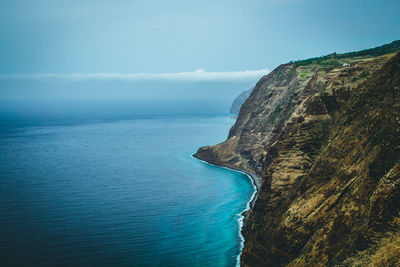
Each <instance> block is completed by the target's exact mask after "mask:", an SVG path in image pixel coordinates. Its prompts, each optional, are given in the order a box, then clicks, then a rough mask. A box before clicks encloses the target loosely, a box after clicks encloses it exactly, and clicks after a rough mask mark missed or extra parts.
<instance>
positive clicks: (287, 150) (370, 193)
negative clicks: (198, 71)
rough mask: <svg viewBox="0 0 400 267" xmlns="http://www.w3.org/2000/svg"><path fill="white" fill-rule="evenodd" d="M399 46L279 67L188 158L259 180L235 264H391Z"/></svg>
mask: <svg viewBox="0 0 400 267" xmlns="http://www.w3.org/2000/svg"><path fill="white" fill-rule="evenodd" d="M399 47H400V42H399V41H396V42H393V43H392V44H389V45H385V46H382V47H378V48H375V49H369V50H364V51H360V52H354V53H348V54H341V55H337V54H332V55H329V56H325V57H321V58H313V59H310V60H305V61H299V62H292V63H289V64H284V65H281V66H279V67H278V68H276V69H275V70H274V71H272V72H271V73H270V74H268V75H267V76H265V77H263V78H262V79H261V80H260V81H259V82H258V83H257V85H256V86H255V88H254V90H253V92H252V93H251V95H250V96H249V97H248V99H247V100H246V102H245V103H244V104H243V106H242V108H241V110H240V113H239V116H238V119H237V121H236V123H235V125H234V126H233V127H232V128H231V130H230V132H229V136H228V139H227V140H226V141H225V142H223V143H221V144H218V145H215V146H209V147H203V148H200V149H199V150H198V152H197V153H196V154H195V156H196V157H198V158H201V159H204V160H206V161H209V162H211V163H215V164H219V165H224V166H230V167H234V168H240V169H244V170H247V171H250V172H254V173H257V174H258V175H259V176H260V177H261V179H262V186H261V188H260V190H259V193H258V198H257V200H256V202H255V205H254V208H253V209H252V211H251V212H250V214H249V217H248V220H247V223H246V225H245V228H244V229H243V234H244V237H245V247H244V250H243V254H242V256H241V265H242V266H285V265H289V266H318V265H320V266H334V265H340V266H342V265H343V266H352V265H353V266H365V265H368V264H370V265H384V266H399V265H400V256H399V255H400V213H399V211H400V53H397V52H398V51H399Z"/></svg>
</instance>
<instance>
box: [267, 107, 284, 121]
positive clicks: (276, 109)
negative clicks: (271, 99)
mask: <svg viewBox="0 0 400 267" xmlns="http://www.w3.org/2000/svg"><path fill="white" fill-rule="evenodd" d="M281 110H282V108H281V104H278V105H277V106H276V107H275V110H274V112H273V113H272V114H271V117H270V118H269V120H270V122H271V123H274V122H275V120H276V118H277V117H278V114H279V112H280V111H281Z"/></svg>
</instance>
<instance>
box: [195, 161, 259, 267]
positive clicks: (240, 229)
mask: <svg viewBox="0 0 400 267" xmlns="http://www.w3.org/2000/svg"><path fill="white" fill-rule="evenodd" d="M190 156H191V157H192V158H196V157H193V155H190ZM196 159H198V158H196ZM198 160H200V161H202V162H204V163H206V164H208V165H211V166H216V167H219V168H223V169H228V170H231V171H235V172H239V173H241V174H244V175H246V176H247V177H248V178H249V179H250V181H251V184H252V185H253V189H254V192H253V194H252V195H251V198H250V200H249V201H248V202H247V204H246V208H245V209H244V210H243V211H242V212H241V213H240V214H236V216H238V219H237V221H238V224H239V237H240V248H239V254H238V255H237V256H236V266H237V267H240V256H241V255H242V252H243V248H244V236H243V235H242V228H243V225H244V214H245V213H246V212H247V211H249V210H250V203H252V202H253V200H254V198H255V197H256V195H257V190H258V189H257V186H256V184H255V181H254V179H253V177H252V176H251V175H250V174H248V173H247V172H245V171H241V170H236V169H232V168H229V167H225V166H220V165H215V164H212V163H209V162H207V161H205V160H202V159H198Z"/></svg>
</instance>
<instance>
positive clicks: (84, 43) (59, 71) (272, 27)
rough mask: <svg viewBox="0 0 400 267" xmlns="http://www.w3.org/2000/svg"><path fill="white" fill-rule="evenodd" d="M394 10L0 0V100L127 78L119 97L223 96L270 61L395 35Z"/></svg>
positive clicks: (398, 4) (386, 0) (313, 4)
mask: <svg viewBox="0 0 400 267" xmlns="http://www.w3.org/2000/svg"><path fill="white" fill-rule="evenodd" d="M399 14H400V1H398V0H346V1H344V0H336V1H331V0H330V1H325V0H251V1H250V0H249V1H244V0H241V1H238V0H202V1H190V0H169V1H165V0H131V1H127V0H114V1H105V0H79V1H78V0H58V1H54V0H29V1H28V0H25V1H21V0H0V36H1V40H0V58H1V64H0V101H1V100H2V99H16V98H18V95H19V96H20V97H21V98H25V100H26V99H29V98H30V97H32V98H35V96H36V97H37V96H43V97H45V96H46V95H47V96H48V95H51V94H52V93H51V92H50V91H51V90H52V89H51V88H55V87H57V86H58V85H57V83H58V84H61V85H62V86H60V87H63V88H67V87H68V86H65V84H69V85H70V89H65V90H67V91H68V90H69V91H70V92H71V94H75V96H77V94H78V92H81V91H82V90H85V88H86V87H87V83H88V82H89V83H91V84H92V85H93V84H94V83H98V82H99V81H107V83H108V84H110V86H109V89H108V93H105V94H103V96H104V98H105V99H106V98H107V97H110V96H112V95H113V94H114V92H113V90H114V89H113V88H116V87H119V86H120V84H121V83H123V84H124V86H125V87H127V86H126V83H130V85H131V86H130V87H129V86H128V87H129V88H130V89H129V90H128V89H127V90H126V91H125V92H124V93H121V92H120V93H121V94H120V96H121V98H126V96H128V95H129V96H130V97H132V98H136V99H141V97H142V96H143V97H145V98H149V97H151V96H153V97H154V98H157V97H159V96H160V97H161V98H165V96H166V95H168V96H170V97H171V98H173V97H172V96H174V95H176V96H177V97H178V96H182V90H184V89H182V88H187V90H186V92H184V94H183V95H185V96H187V97H189V98H190V95H191V92H192V93H193V92H194V91H196V90H203V91H204V95H203V98H202V99H204V97H205V96H206V95H210V94H213V93H215V90H220V91H219V92H217V95H220V96H221V99H222V96H224V95H225V96H226V99H227V101H228V100H229V101H231V100H232V99H233V98H234V96H235V95H237V94H238V93H240V92H241V91H243V90H245V89H248V88H249V87H251V86H253V85H254V84H255V83H256V82H257V80H258V79H259V78H260V77H261V76H263V75H265V74H267V73H268V72H269V71H270V70H272V69H274V68H275V67H277V66H278V65H279V64H282V63H286V62H289V61H291V60H298V59H305V58H309V57H315V56H320V55H325V54H329V53H332V52H338V53H341V52H349V51H355V50H361V49H365V48H371V47H375V46H379V45H382V44H385V43H389V42H392V41H394V40H397V39H400V19H399ZM160 81H165V83H169V85H168V86H166V87H169V88H170V89H169V90H168V92H164V93H163V92H162V88H161V87H163V86H162V85H161V86H160V84H162V83H160ZM22 82H25V85H24V86H21V83H22ZM113 82H114V83H113ZM145 83H146V84H147V85H148V88H150V89H149V90H147V91H146V93H145V94H143V88H147V87H146V86H144V85H143V84H145ZM150 83H156V84H158V85H159V87H158V89H157V90H155V89H154V88H155V86H153V85H151V86H150V85H149V84H150ZM177 83H179V86H177V87H179V89H178V90H175V91H174V89H173V88H172V87H173V86H171V84H175V85H176V84H177ZM210 83H212V84H213V86H211V87H212V88H213V89H212V90H211V89H209V88H208V89H207V88H205V85H207V86H209V85H210ZM38 84H39V85H38ZM82 84H85V86H83V85H82ZM22 87H24V89H26V88H27V87H32V88H46V89H43V90H39V89H35V91H31V93H30V94H29V92H27V90H22V91H21V90H20V89H18V88H22ZM211 87H210V88H211ZM151 88H153V89H151ZM217 88H219V89H217ZM103 91H107V90H103ZM116 91H118V90H116ZM53 94H54V93H53ZM64 95H65V94H64ZM144 95H145V96H144ZM194 95H195V96H194V97H193V98H196V97H198V95H196V94H194ZM72 98H74V97H72ZM128 98H129V97H128ZM61 100H62V99H61Z"/></svg>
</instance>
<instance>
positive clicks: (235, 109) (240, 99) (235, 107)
mask: <svg viewBox="0 0 400 267" xmlns="http://www.w3.org/2000/svg"><path fill="white" fill-rule="evenodd" d="M253 89H254V87H252V88H250V89H248V90H246V91H243V92H242V93H241V94H240V95H238V96H237V97H236V98H235V99H234V100H233V102H232V106H231V108H230V110H229V112H230V113H231V114H236V115H238V114H239V111H240V108H241V107H242V105H243V103H244V101H246V99H247V98H248V97H249V95H250V94H251V92H252V91H253Z"/></svg>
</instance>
